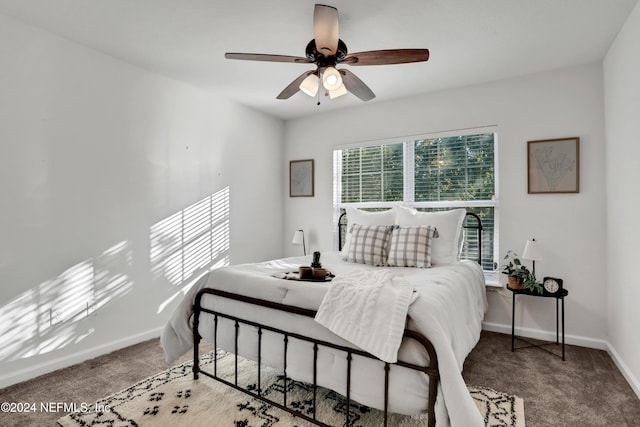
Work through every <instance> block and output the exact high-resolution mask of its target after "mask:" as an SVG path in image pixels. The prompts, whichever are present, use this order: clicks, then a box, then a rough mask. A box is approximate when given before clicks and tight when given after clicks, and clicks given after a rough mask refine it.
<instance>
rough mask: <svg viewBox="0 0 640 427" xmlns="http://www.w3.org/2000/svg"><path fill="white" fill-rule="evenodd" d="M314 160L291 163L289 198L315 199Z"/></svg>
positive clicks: (293, 161)
mask: <svg viewBox="0 0 640 427" xmlns="http://www.w3.org/2000/svg"><path fill="white" fill-rule="evenodd" d="M313 167H314V165H313V159H308V160H291V161H290V162H289V197H313V196H314V178H313V173H314V171H313Z"/></svg>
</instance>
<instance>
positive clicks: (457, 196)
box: [334, 128, 497, 270]
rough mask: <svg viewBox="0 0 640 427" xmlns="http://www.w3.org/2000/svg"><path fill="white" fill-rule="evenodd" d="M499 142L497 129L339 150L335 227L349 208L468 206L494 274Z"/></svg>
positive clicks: (336, 153)
mask: <svg viewBox="0 0 640 427" xmlns="http://www.w3.org/2000/svg"><path fill="white" fill-rule="evenodd" d="M496 139H497V134H496V132H495V129H494V128H490V129H488V128H483V129H475V130H472V131H468V132H454V133H448V134H439V135H423V136H418V137H411V138H399V139H393V140H386V141H374V142H370V143H364V144H357V145H349V146H343V147H338V148H336V149H335V150H334V207H335V209H334V212H335V219H336V221H335V223H336V224H337V218H338V217H339V215H340V212H341V210H342V209H343V208H344V207H346V206H354V207H359V208H365V209H372V210H373V209H383V208H389V207H392V206H395V205H405V206H411V207H414V208H416V209H418V210H425V211H426V210H443V209H452V208H460V207H464V208H466V209H467V210H468V211H470V212H474V213H476V214H477V215H479V216H480V218H481V219H482V223H483V227H484V232H483V242H482V253H483V260H482V264H483V268H484V269H485V270H494V259H495V248H494V246H495V245H494V242H495V241H496V239H495V234H496V227H495V225H496V220H495V218H496V208H497V203H496V197H495V194H496V179H495V178H496V176H495V169H496V168H495V165H496V157H495V145H496Z"/></svg>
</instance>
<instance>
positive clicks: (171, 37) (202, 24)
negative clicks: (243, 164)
mask: <svg viewBox="0 0 640 427" xmlns="http://www.w3.org/2000/svg"><path fill="white" fill-rule="evenodd" d="M637 1H638V0H393V1H390V0H327V1H326V4H330V5H332V6H335V7H337V8H338V11H339V14H340V38H341V39H342V40H344V42H345V43H346V44H347V47H348V48H349V52H358V51H365V50H376V49H395V48H428V49H429V50H430V53H431V57H430V59H429V61H428V62H423V63H415V64H402V65H385V66H370V67H350V70H351V71H353V72H354V73H356V74H357V75H358V77H360V78H361V79H362V80H364V82H365V83H367V85H368V86H369V87H370V88H371V89H372V90H373V91H374V92H375V93H376V95H377V97H376V98H375V99H374V100H372V101H369V102H370V103H372V102H380V101H383V100H389V99H392V98H397V97H404V96H408V95H413V94H416V93H420V92H429V91H434V90H440V89H444V88H450V87H458V86H465V85H470V84H475V83H481V82H486V81H492V80H498V79H502V78H508V77H513V76H518V75H524V74H530V73H536V72H540V71H545V70H551V69H556V68H562V67H567V66H571V65H577V64H584V63H589V62H593V61H599V60H601V59H602V58H603V57H604V55H605V54H606V52H607V49H608V48H609V46H610V44H611V42H612V41H613V39H614V38H615V36H616V34H617V33H618V31H619V30H620V28H621V27H622V25H623V24H624V21H625V20H626V18H627V16H628V15H629V13H630V12H631V10H632V9H633V7H634V5H635V4H636V2H637ZM314 3H316V2H315V1H310V0H227V1H222V0H0V13H4V14H6V15H9V16H13V17H15V18H18V19H20V20H22V21H24V22H26V23H29V24H32V25H34V26H38V27H41V28H44V29H47V30H49V31H51V32H54V33H57V34H60V35H62V36H64V37H67V38H69V39H72V40H75V41H77V42H79V43H82V44H84V45H87V46H90V47H92V48H94V49H96V50H99V51H102V52H105V53H107V54H109V55H112V56H114V57H117V58H120V59H122V60H124V61H127V62H129V63H132V64H136V65H138V66H140V67H143V68H146V69H149V70H152V71H154V72H157V73H159V74H163V75H166V76H169V77H171V78H174V79H176V80H180V81H184V82H188V83H190V84H193V85H195V86H198V87H201V88H204V89H207V90H212V91H214V92H216V93H222V94H224V95H226V96H228V97H230V98H232V99H234V100H236V101H238V102H240V103H242V104H244V105H247V106H250V107H252V108H255V109H258V110H261V111H265V112H267V113H269V114H271V115H274V116H277V117H280V118H283V119H288V118H295V117H301V116H304V115H310V114H314V113H316V112H318V111H326V110H329V109H335V108H344V107H349V106H355V105H362V104H363V102H362V101H360V100H359V99H358V98H356V97H355V96H353V95H351V94H348V95H347V96H343V97H341V98H338V99H334V100H329V99H328V98H325V97H322V104H321V105H320V106H316V100H315V99H313V98H310V97H308V96H306V95H304V94H303V93H301V92H299V93H298V94H296V95H294V96H293V97H292V98H290V99H289V100H277V99H276V95H278V93H280V91H281V90H282V89H283V88H284V87H285V86H287V85H288V84H289V82H291V81H292V80H293V79H295V78H296V77H297V76H299V75H300V74H301V73H302V72H304V71H305V70H306V69H313V66H312V65H308V64H289V63H265V62H253V61H234V60H227V59H225V58H224V53H225V52H250V53H273V54H283V55H293V56H304V49H305V46H306V44H307V43H308V42H309V40H311V39H312V38H313V25H312V20H313V5H314ZM344 67H345V68H346V67H348V66H347V65H344Z"/></svg>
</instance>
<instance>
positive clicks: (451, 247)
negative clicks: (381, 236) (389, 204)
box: [396, 206, 467, 265]
mask: <svg viewBox="0 0 640 427" xmlns="http://www.w3.org/2000/svg"><path fill="white" fill-rule="evenodd" d="M466 212H467V211H466V210H465V209H453V210H449V211H441V212H418V211H416V210H415V209H411V208H407V207H404V206H398V207H397V208H396V223H397V224H398V225H400V226H401V227H408V226H416V225H422V226H429V225H430V226H433V227H435V228H436V229H437V230H438V235H439V237H438V239H437V240H434V241H433V243H432V244H431V245H432V248H431V264H432V265H445V264H451V263H452V262H455V261H457V260H458V257H459V250H460V237H461V236H462V222H463V221H464V216H465V214H466Z"/></svg>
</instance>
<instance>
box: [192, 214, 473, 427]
mask: <svg viewBox="0 0 640 427" xmlns="http://www.w3.org/2000/svg"><path fill="white" fill-rule="evenodd" d="M343 216H344V214H343V215H342V216H341V217H340V222H342V218H343ZM467 216H471V217H473V218H475V220H476V221H477V225H475V226H465V228H473V229H476V230H477V232H478V251H479V255H478V260H479V262H481V260H482V255H481V247H482V240H481V237H482V223H481V221H480V218H479V217H478V216H477V215H476V214H474V213H467ZM339 230H340V231H339V234H340V242H341V243H342V232H343V230H342V225H341V226H340V227H339ZM207 294H209V295H213V296H216V297H220V298H226V299H231V300H235V301H240V302H244V303H248V304H254V305H257V306H260V307H266V308H270V309H275V310H280V311H284V312H287V313H292V314H296V315H300V316H304V317H312V318H313V317H315V315H316V311H314V310H309V309H305V308H301V307H296V306H292V305H287V304H281V303H277V302H273V301H267V300H263V299H259V298H253V297H249V296H246V295H240V294H235V293H231V292H227V291H222V290H218V289H213V288H205V289H202V290H200V291H199V292H198V294H197V295H196V299H195V302H194V305H193V310H194V321H193V343H194V347H193V377H194V379H198V377H199V374H203V375H205V376H207V377H210V378H212V379H214V380H217V381H219V382H221V383H223V384H225V385H227V386H229V387H232V388H234V389H236V390H239V391H242V392H244V393H246V394H248V395H250V396H252V397H254V398H256V399H259V400H261V401H263V402H266V403H268V404H270V405H273V406H275V407H278V408H280V409H282V410H284V411H287V412H289V413H290V414H292V415H294V416H296V417H300V418H302V419H304V420H306V421H308V422H311V423H313V424H316V425H319V426H323V427H331V426H329V425H328V424H326V423H324V422H322V421H321V420H319V419H318V418H317V416H316V415H317V414H316V398H317V388H318V387H319V386H318V382H317V379H318V366H317V357H318V349H319V347H320V346H324V347H329V348H332V349H334V350H339V351H341V352H343V353H344V354H345V357H346V360H347V372H346V380H345V381H346V396H345V397H346V414H345V424H344V425H345V426H348V425H349V412H350V398H351V385H352V384H351V362H352V359H353V356H354V355H358V356H363V357H367V358H370V359H375V360H379V359H378V358H377V357H375V356H373V355H371V354H369V353H367V352H364V351H362V350H358V349H355V348H351V347H345V346H341V345H337V344H334V343H331V342H328V341H324V340H319V339H315V338H312V337H308V336H304V335H301V334H298V333H294V332H290V331H284V330H282V329H278V328H274V327H271V326H268V325H264V324H260V323H257V322H253V321H249V320H244V319H240V318H238V317H236V316H232V315H228V314H225V313H221V312H219V311H216V310H211V309H208V308H206V307H203V306H202V298H203V296H204V295H207ZM202 314H208V315H211V316H213V320H214V338H213V345H214V348H216V349H217V348H218V346H217V344H218V343H217V336H218V319H219V318H223V319H228V320H231V321H232V322H233V323H234V325H235V344H234V346H235V348H234V351H233V353H234V354H235V376H234V381H233V382H231V381H228V380H227V379H225V378H221V377H219V376H218V372H217V362H218V361H217V358H216V359H215V360H214V362H213V365H214V366H213V373H211V372H207V371H205V370H203V369H202V368H201V367H200V363H199V345H200V341H201V339H202V337H201V335H200V333H199V332H198V327H199V325H200V316H201V315H202ZM240 325H246V326H247V327H251V328H254V329H255V330H256V333H257V338H258V340H257V349H258V352H257V354H258V360H257V377H258V378H257V380H258V383H257V388H256V390H257V392H256V391H253V390H249V389H247V388H244V387H241V386H239V385H238V357H239V356H238V335H239V330H240ZM263 331H269V332H272V333H276V334H280V335H282V337H283V350H284V352H283V357H284V360H283V377H284V382H285V383H284V388H283V391H284V396H283V403H282V404H281V403H279V402H275V401H273V400H271V399H268V398H267V397H266V396H264V395H263V394H262V384H261V368H260V367H261V364H262V333H263ZM291 338H293V339H297V340H301V341H306V342H309V343H312V344H313V385H312V386H313V409H312V415H311V416H308V415H307V414H304V413H302V412H300V411H298V410H296V409H294V408H292V407H291V406H288V405H287V387H286V384H287V381H288V380H289V379H288V378H287V351H288V343H289V339H291ZM404 338H409V339H413V340H415V341H417V342H418V343H419V344H420V345H421V346H422V347H423V348H424V349H425V351H426V353H427V354H428V356H429V361H428V363H427V364H426V366H420V365H416V364H412V363H407V362H404V361H400V360H398V361H397V362H396V363H394V364H395V365H398V366H402V367H405V368H408V369H412V370H416V371H419V372H423V373H424V374H425V375H427V376H428V377H429V395H428V397H427V412H428V413H427V425H428V426H429V427H435V424H436V419H435V411H434V408H435V402H436V395H437V387H438V382H439V379H440V374H439V371H438V357H437V355H436V352H435V348H434V347H433V344H432V343H431V341H429V339H427V338H426V337H425V336H424V335H422V334H420V333H418V332H416V331H412V330H409V329H405V331H404V337H403V339H404ZM380 362H381V363H384V421H383V423H384V424H383V425H384V426H385V427H387V423H388V415H389V411H388V405H389V371H390V365H391V364H390V363H387V362H382V361H380Z"/></svg>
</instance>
